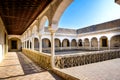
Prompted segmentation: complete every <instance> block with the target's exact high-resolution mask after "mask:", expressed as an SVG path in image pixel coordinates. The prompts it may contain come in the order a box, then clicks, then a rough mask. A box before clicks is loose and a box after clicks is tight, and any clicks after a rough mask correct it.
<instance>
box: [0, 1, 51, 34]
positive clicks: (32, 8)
mask: <svg viewBox="0 0 120 80" xmlns="http://www.w3.org/2000/svg"><path fill="white" fill-rule="evenodd" d="M50 2H52V0H0V16H1V18H2V20H3V22H4V24H5V27H6V29H7V32H8V34H15V35H21V34H22V33H23V32H24V31H25V30H26V29H27V28H28V27H29V26H30V24H31V23H32V22H33V21H34V20H35V19H36V17H37V16H38V15H39V14H40V13H41V12H42V11H43V10H44V9H45V8H46V7H47V6H48V5H49V4H50Z"/></svg>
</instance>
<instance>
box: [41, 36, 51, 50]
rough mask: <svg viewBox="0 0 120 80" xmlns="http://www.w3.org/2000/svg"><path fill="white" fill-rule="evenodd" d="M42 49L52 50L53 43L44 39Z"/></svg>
mask: <svg viewBox="0 0 120 80" xmlns="http://www.w3.org/2000/svg"><path fill="white" fill-rule="evenodd" d="M42 47H43V48H50V47H51V42H50V40H49V39H47V38H44V39H42Z"/></svg>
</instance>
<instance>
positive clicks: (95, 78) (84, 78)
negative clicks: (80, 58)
mask: <svg viewBox="0 0 120 80" xmlns="http://www.w3.org/2000/svg"><path fill="white" fill-rule="evenodd" d="M60 71H62V72H64V73H67V74H69V75H72V76H74V77H76V78H78V79H80V80H120V58H117V59H112V60H107V61H103V62H98V63H93V64H88V65H83V66H78V67H71V68H66V69H61V70H60Z"/></svg>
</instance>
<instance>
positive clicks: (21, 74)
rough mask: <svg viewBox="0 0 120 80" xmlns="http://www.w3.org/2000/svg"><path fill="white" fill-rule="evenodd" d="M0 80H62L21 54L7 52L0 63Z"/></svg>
mask: <svg viewBox="0 0 120 80" xmlns="http://www.w3.org/2000/svg"><path fill="white" fill-rule="evenodd" d="M0 80H63V79H62V78H60V77H59V76H57V75H55V74H53V73H51V72H48V71H46V70H44V69H42V68H40V67H38V66H36V65H35V64H34V63H33V62H32V61H31V60H30V59H28V58H27V57H26V56H25V55H24V54H22V53H21V52H9V53H8V54H7V55H6V57H5V59H4V60H3V61H2V62H1V63H0Z"/></svg>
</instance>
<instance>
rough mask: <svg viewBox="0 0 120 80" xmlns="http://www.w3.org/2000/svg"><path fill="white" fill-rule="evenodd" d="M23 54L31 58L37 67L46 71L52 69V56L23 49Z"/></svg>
mask: <svg viewBox="0 0 120 80" xmlns="http://www.w3.org/2000/svg"><path fill="white" fill-rule="evenodd" d="M22 52H23V53H24V54H25V55H26V56H27V57H29V58H30V59H31V60H32V61H34V62H35V63H36V64H37V65H39V66H40V67H42V68H44V69H50V68H51V62H50V61H51V60H50V59H51V56H50V54H46V53H40V52H38V51H32V50H28V49H22Z"/></svg>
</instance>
